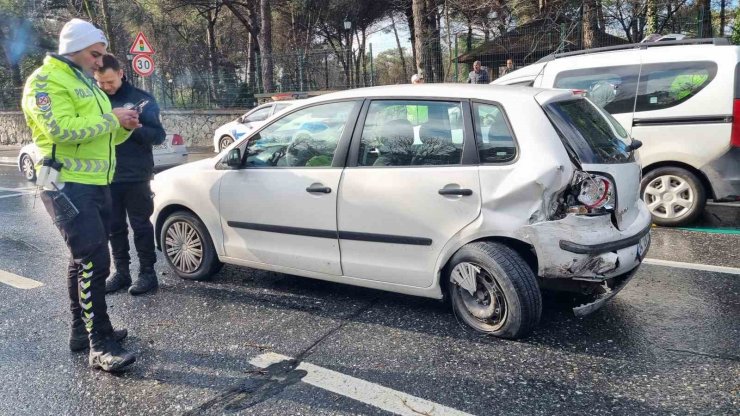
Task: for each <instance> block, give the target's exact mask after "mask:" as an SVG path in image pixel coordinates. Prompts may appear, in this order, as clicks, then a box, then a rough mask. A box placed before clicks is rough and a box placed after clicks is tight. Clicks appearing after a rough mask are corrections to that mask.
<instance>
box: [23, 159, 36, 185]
mask: <svg viewBox="0 0 740 416" xmlns="http://www.w3.org/2000/svg"><path fill="white" fill-rule="evenodd" d="M20 165H21V166H20V167H21V172H23V176H24V177H25V178H26V180H29V181H35V180H36V169H35V168H34V166H33V159H31V156H29V155H27V154H24V155H23V156H21V163H20Z"/></svg>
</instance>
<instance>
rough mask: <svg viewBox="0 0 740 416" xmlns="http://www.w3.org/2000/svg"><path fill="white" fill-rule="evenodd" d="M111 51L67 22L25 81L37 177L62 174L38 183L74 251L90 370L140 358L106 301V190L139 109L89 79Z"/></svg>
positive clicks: (101, 38)
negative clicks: (118, 102) (54, 47)
mask: <svg viewBox="0 0 740 416" xmlns="http://www.w3.org/2000/svg"><path fill="white" fill-rule="evenodd" d="M107 46H108V41H107V39H106V38H105V35H104V34H103V32H102V31H100V30H99V29H97V28H96V27H95V26H93V25H92V24H91V23H89V22H86V21H84V20H80V19H72V20H71V21H69V22H67V23H66V24H65V25H64V27H63V28H62V31H61V32H60V34H59V54H49V55H48V56H47V57H46V58H45V59H44V63H43V65H41V67H39V68H38V69H36V70H35V71H34V72H33V73H32V74H31V76H29V77H28V80H26V85H25V88H24V90H23V99H22V107H23V113H24V115H25V118H26V123H27V124H28V126H29V127H30V128H31V134H32V136H33V141H34V143H36V145H37V146H38V148H39V150H40V152H41V153H42V154H43V156H44V162H43V165H44V166H37V167H36V169H37V172H38V175H37V176H39V178H40V179H41V178H42V177H44V178H51V177H52V176H56V175H57V171H58V177H55V180H54V181H46V182H47V183H43V182H44V181H41V182H42V183H40V184H39V185H45V187H44V190H43V191H42V192H41V199H42V201H43V202H44V206H45V207H46V210H47V211H48V213H49V215H50V216H51V218H52V220H53V221H54V223H55V225H56V226H57V228H58V229H59V231H60V233H61V234H62V236H63V237H64V241H65V243H66V244H67V247H68V249H69V251H70V262H69V267H68V274H67V277H68V281H67V287H68V291H69V299H70V301H71V311H72V333H71V336H70V349H72V350H81V349H84V347H85V346H86V344H88V341H89V346H90V355H89V362H90V366H91V367H93V368H101V369H103V370H105V371H116V370H120V369H122V368H124V367H126V366H127V365H129V364H131V363H133V362H134V361H135V360H136V357H135V356H134V355H133V354H131V353H129V352H127V351H126V350H124V349H123V348H122V347H121V346H120V345H119V343H118V341H120V339H122V338H123V337H125V336H126V331H125V330H121V331H114V330H113V327H112V326H111V322H110V319H109V317H108V313H107V306H106V303H105V279H106V277H107V276H108V274H109V273H110V270H109V269H110V253H109V251H108V229H109V228H110V226H109V216H110V210H111V200H110V190H109V188H108V185H109V184H110V182H111V179H112V178H113V174H114V172H115V165H116V155H115V146H116V144H118V143H122V142H123V141H125V140H126V139H127V138H128V136H129V135H130V134H131V132H130V130H132V129H135V128H137V127H139V120H138V113H137V112H136V111H135V110H127V109H123V108H116V109H111V104H110V101H109V100H108V97H107V96H106V95H105V93H103V92H102V91H101V90H100V89H99V88H98V87H97V86H96V85H95V82H94V81H93V80H92V79H91V78H90V76H91V75H92V73H93V72H94V71H95V70H96V69H97V68H98V67H99V66H100V65H101V64H102V58H103V55H105V53H106V48H107ZM49 165H52V167H51V169H53V170H54V172H52V170H50V169H49V167H48V166H49ZM55 167H61V169H54V168H55ZM44 169H47V170H46V171H45V170H44ZM46 173H49V174H48V175H47V174H46ZM52 173H53V174H52ZM52 182H53V183H52Z"/></svg>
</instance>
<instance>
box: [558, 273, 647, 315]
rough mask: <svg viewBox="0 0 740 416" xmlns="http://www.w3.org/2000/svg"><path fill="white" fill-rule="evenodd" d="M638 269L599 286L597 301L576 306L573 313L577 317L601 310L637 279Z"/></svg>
mask: <svg viewBox="0 0 740 416" xmlns="http://www.w3.org/2000/svg"><path fill="white" fill-rule="evenodd" d="M637 269H639V267H635V268H634V269H632V270H630V271H629V272H627V273H625V274H623V275H621V276H617V277H614V278H611V279H609V280H607V281H604V282H603V284H602V285H601V286H599V292H600V293H598V294H597V295H596V299H595V300H594V301H592V302H590V303H586V304H583V305H581V306H576V307H575V308H573V313H574V314H575V315H576V316H586V315H588V314H591V313H593V312H595V311H597V310H599V309H600V308H601V307H602V306H604V304H606V302H607V301H608V300H609V299H611V298H613V297H614V296H616V295H617V293H619V292H620V291H621V290H622V289H624V287H625V286H627V283H629V282H630V280H632V278H633V277H635V273H636V272H637Z"/></svg>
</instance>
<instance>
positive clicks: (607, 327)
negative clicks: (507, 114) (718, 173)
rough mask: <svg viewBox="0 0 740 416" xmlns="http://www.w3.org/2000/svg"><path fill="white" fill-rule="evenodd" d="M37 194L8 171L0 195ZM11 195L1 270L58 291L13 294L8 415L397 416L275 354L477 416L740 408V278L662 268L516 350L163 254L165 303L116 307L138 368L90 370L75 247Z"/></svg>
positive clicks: (687, 248) (6, 336) (349, 296)
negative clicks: (75, 324)
mask: <svg viewBox="0 0 740 416" xmlns="http://www.w3.org/2000/svg"><path fill="white" fill-rule="evenodd" d="M28 186H29V184H28V183H27V182H25V181H23V180H22V179H21V178H20V177H19V175H18V173H17V171H15V170H14V169H13V168H12V167H3V166H0V188H3V189H8V188H15V189H17V188H23V187H28ZM12 194H13V192H10V191H7V190H5V191H2V190H0V218H2V225H0V269H2V270H5V271H9V272H12V273H15V274H17V275H20V276H25V277H28V278H31V279H34V280H37V281H40V282H42V283H43V284H44V286H42V287H39V288H36V289H30V290H21V289H16V288H14V287H11V286H8V285H5V284H2V283H0V300H2V301H1V302H0V385H2V386H3V387H2V388H1V389H0V414H2V415H46V414H49V415H51V414H54V415H58V414H85V415H88V414H90V415H92V414H100V415H109V414H110V415H114V414H121V415H139V414H156V415H160V414H182V413H188V414H207V415H211V414H213V415H215V414H255V415H298V414H303V415H357V414H359V415H381V414H389V413H387V412H385V411H382V410H380V409H378V408H377V407H375V406H372V405H369V404H364V403H362V402H359V401H355V400H353V399H350V398H347V397H345V396H342V395H340V394H336V393H332V392H329V391H327V390H324V389H321V388H318V387H314V386H312V385H309V384H306V383H304V382H302V381H301V377H302V375H303V374H302V373H301V372H300V371H299V370H292V369H290V368H288V369H282V370H280V369H278V370H271V371H267V372H265V371H262V370H260V369H259V368H257V367H255V366H253V365H251V364H250V363H249V361H250V360H251V359H253V358H254V357H256V356H259V355H261V354H265V353H268V352H275V353H279V354H283V355H286V356H290V357H298V358H299V359H300V360H302V361H303V362H307V363H311V364H314V365H317V366H321V367H323V368H327V369H330V370H333V371H336V372H339V373H343V374H346V375H350V376H353V377H356V378H358V379H362V380H365V381H369V382H372V383H376V384H379V385H382V386H385V387H388V388H391V389H394V390H396V391H398V392H403V393H406V394H410V395H413V396H416V397H419V398H423V399H426V400H429V401H432V402H436V403H439V404H441V405H444V406H447V407H450V408H454V409H457V410H460V411H464V412H468V413H471V414H476V415H495V414H505V415H533V414H543V415H550V414H583V415H598V414H630V415H637V414H666V415H668V414H675V415H679V414H712V415H719V414H727V415H729V414H735V415H737V414H738V413H739V409H740V275H737V274H730V273H718V272H709V271H698V270H691V269H679V268H673V267H665V266H656V265H643V266H642V268H641V269H640V271H639V272H638V274H637V276H636V278H635V279H634V280H633V281H632V283H631V284H630V285H629V286H628V287H627V288H626V289H625V290H624V291H622V292H621V293H620V294H619V295H618V296H617V297H616V298H615V299H613V301H611V302H610V303H608V304H607V305H606V307H604V308H603V309H601V310H600V311H598V312H597V313H595V314H592V315H590V316H587V317H585V318H576V317H574V316H573V315H572V313H571V312H570V308H571V307H573V306H574V305H576V304H577V303H576V302H577V301H576V300H573V299H570V298H569V297H567V296H562V295H561V296H554V295H551V294H546V296H545V305H544V311H543V317H542V322H541V324H540V326H539V328H538V329H537V330H536V331H535V332H534V334H533V335H531V336H530V337H528V338H526V339H525V340H522V341H505V340H499V339H494V338H488V337H481V336H478V335H476V334H473V333H470V332H468V331H466V330H465V329H464V328H463V327H461V326H460V325H459V324H458V323H457V322H456V319H455V317H454V316H453V314H452V313H451V312H450V311H449V309H448V307H447V306H446V305H444V304H442V303H440V302H438V301H435V300H429V299H422V298H414V297H408V296H403V295H396V294H390V293H385V292H380V291H374V290H368V289H361V288H355V287H351V286H344V285H339V284H333V283H328V282H322V281H316V280H310V279H303V278H299V277H293V276H288V275H281V274H275V273H270V272H262V271H255V270H250V269H245V268H239V267H234V266H226V267H224V269H223V270H222V271H221V272H220V273H219V274H218V275H217V276H216V278H215V279H214V280H213V281H211V282H189V281H184V280H181V279H179V278H176V277H174V276H173V275H172V274H171V273H169V272H168V271H167V268H166V266H165V264H164V261H163V259H162V258H161V254H160V257H159V260H158V263H157V271H158V274H159V275H160V278H161V280H160V282H161V288H160V289H159V291H158V292H156V293H155V294H153V295H147V296H142V297H136V298H134V297H131V296H129V295H128V294H124V293H118V294H115V295H112V296H109V297H108V303H109V308H110V309H109V312H110V314H111V316H112V319H113V323H114V326H116V327H126V328H128V329H129V333H130V336H129V338H128V339H127V340H126V341H125V346H126V347H127V348H128V349H130V350H132V351H134V352H136V353H137V354H138V361H137V362H136V363H135V364H134V365H133V366H132V368H131V370H130V371H128V372H126V373H124V374H121V375H109V374H106V373H103V372H100V371H94V370H90V369H88V367H87V356H86V354H79V353H78V354H75V353H70V352H69V351H68V350H67V345H66V343H67V336H68V322H69V318H68V314H69V313H68V311H67V301H66V299H67V296H66V287H65V277H64V275H65V270H66V262H67V258H66V250H65V248H64V245H63V241H62V239H61V237H60V236H59V234H58V232H57V231H56V229H55V228H54V227H53V225H52V224H51V221H50V220H49V218H48V216H47V214H46V212H45V211H44V209H43V206H42V204H41V201H40V200H38V199H34V197H33V195H25V196H14V197H8V198H3V197H4V196H9V195H12ZM738 247H740V235H738V234H734V235H731V234H707V233H701V232H694V231H681V230H666V229H656V230H654V232H653V246H652V248H651V251H650V253H649V254H648V257H650V258H656V259H666V260H674V261H680V262H693V263H702V264H710V265H719V266H727V267H735V268H738V267H740V249H738ZM135 268H136V265H135V264H133V265H132V269H135ZM409 408H410V409H411V407H409ZM409 414H424V412H423V411H418V413H414V412H413V411H411V410H409Z"/></svg>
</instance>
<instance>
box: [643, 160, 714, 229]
mask: <svg viewBox="0 0 740 416" xmlns="http://www.w3.org/2000/svg"><path fill="white" fill-rule="evenodd" d="M640 189H641V191H642V199H643V201H645V204H646V205H647V207H648V209H649V210H650V214H652V216H653V222H654V223H655V224H658V225H661V226H664V227H678V226H682V225H687V224H690V223H692V222H694V220H696V219H697V218H698V217H699V215H701V213H702V211H703V210H704V205H705V204H706V191H705V190H704V186H703V185H702V183H701V181H700V180H699V178H697V177H696V175H694V174H693V173H691V172H689V171H688V170H686V169H683V168H677V167H671V166H666V167H662V168H658V169H655V170H651V171H650V172H648V173H647V175H645V176H644V177H643V178H642V182H641V183H640Z"/></svg>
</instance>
